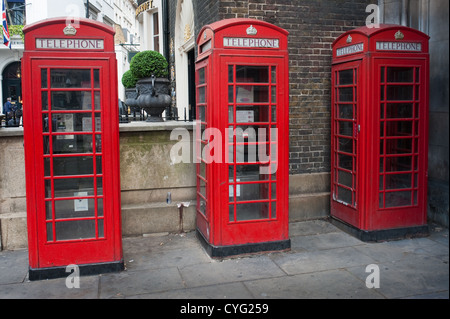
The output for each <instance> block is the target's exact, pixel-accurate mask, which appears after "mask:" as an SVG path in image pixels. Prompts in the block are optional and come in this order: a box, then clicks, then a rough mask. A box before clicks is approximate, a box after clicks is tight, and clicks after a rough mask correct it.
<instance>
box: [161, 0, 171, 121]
mask: <svg viewBox="0 0 450 319" xmlns="http://www.w3.org/2000/svg"><path fill="white" fill-rule="evenodd" d="M161 9H162V16H163V19H164V21H163V37H164V39H163V43H164V48H163V51H164V57H165V58H166V60H167V62H168V63H169V65H170V53H169V34H170V31H169V3H168V0H162V1H161ZM168 78H169V79H170V72H169V75H168ZM172 113H173V112H172V107H171V106H169V107H167V108H166V114H167V115H168V119H170V120H173V115H172Z"/></svg>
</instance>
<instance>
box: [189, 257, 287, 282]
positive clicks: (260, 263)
mask: <svg viewBox="0 0 450 319" xmlns="http://www.w3.org/2000/svg"><path fill="white" fill-rule="evenodd" d="M180 272H181V275H182V277H183V279H184V281H185V282H186V285H187V287H199V286H209V285H213V284H223V283H227V282H236V281H243V280H251V279H259V278H270V277H280V276H285V275H286V273H284V272H283V271H282V270H281V269H280V268H279V267H278V266H277V265H276V264H275V263H274V262H273V261H272V260H271V259H270V258H269V256H268V255H262V256H254V257H246V258H236V259H226V260H223V261H220V260H211V262H210V263H206V264H198V265H192V266H186V267H180Z"/></svg>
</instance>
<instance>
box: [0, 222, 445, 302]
mask: <svg viewBox="0 0 450 319" xmlns="http://www.w3.org/2000/svg"><path fill="white" fill-rule="evenodd" d="M430 228H431V233H430V236H429V237H425V238H415V239H403V240H399V241H390V242H382V243H364V242H362V241H360V240H358V239H356V238H354V237H352V236H350V235H348V234H347V233H344V232H342V231H341V230H339V229H338V228H336V227H335V226H333V225H332V224H331V223H329V222H328V221H326V220H315V221H307V222H298V223H291V224H290V237H291V242H292V248H291V250H290V251H287V252H272V253H265V254H257V255H251V256H241V257H235V258H228V259H224V260H213V259H211V258H210V257H209V256H208V255H207V254H206V253H205V251H204V250H203V248H202V246H201V244H200V242H199V241H198V239H197V238H196V235H195V232H190V233H183V234H158V235H151V236H146V237H133V238H124V239H123V245H124V258H125V263H126V270H124V271H122V272H120V273H109V274H102V275H96V276H88V277H81V278H80V287H79V288H73V289H68V288H67V287H66V279H65V278H60V279H52V280H43V281H32V282H31V281H29V280H28V278H27V276H28V275H27V268H28V252H27V251H26V250H19V251H2V252H0V299H8V298H14V299H17V298H19V299H25V298H26V299H35V298H45V299H53V298H55V299H56V298H57V299H107V298H139V299H197V298H201V299H224V298H226V299H251V300H256V301H253V302H261V301H258V300H259V299H277V298H282V299H338V298H339V299H396V298H420V299H422V298H423V299H448V298H449V275H448V274H449V265H448V259H449V258H448V255H449V253H448V252H449V238H448V229H447V228H442V227H439V226H436V225H434V226H432V227H430ZM368 265H376V266H377V267H378V269H379V275H380V276H379V288H368V287H367V286H366V279H367V278H368V276H369V279H370V280H369V284H371V283H372V284H373V283H375V282H376V281H375V280H374V279H373V280H372V278H373V277H374V276H375V274H376V271H374V270H368V272H366V267H367V266H368ZM229 309H230V308H229ZM177 311H178V310H177Z"/></svg>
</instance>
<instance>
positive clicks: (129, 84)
mask: <svg viewBox="0 0 450 319" xmlns="http://www.w3.org/2000/svg"><path fill="white" fill-rule="evenodd" d="M137 81H138V79H137V78H136V77H135V76H134V75H133V73H132V72H131V70H128V71H126V72H125V73H124V74H123V75H122V84H123V86H124V87H125V88H126V89H131V88H134V87H135V86H136V82H137Z"/></svg>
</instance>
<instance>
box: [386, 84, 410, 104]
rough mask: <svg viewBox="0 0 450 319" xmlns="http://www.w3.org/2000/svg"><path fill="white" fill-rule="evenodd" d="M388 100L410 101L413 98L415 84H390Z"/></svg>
mask: <svg viewBox="0 0 450 319" xmlns="http://www.w3.org/2000/svg"><path fill="white" fill-rule="evenodd" d="M386 91H387V92H386V94H387V100H389V101H408V100H412V99H413V86H412V85H407V86H405V85H402V86H392V85H390V86H388V87H387V90H386Z"/></svg>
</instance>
